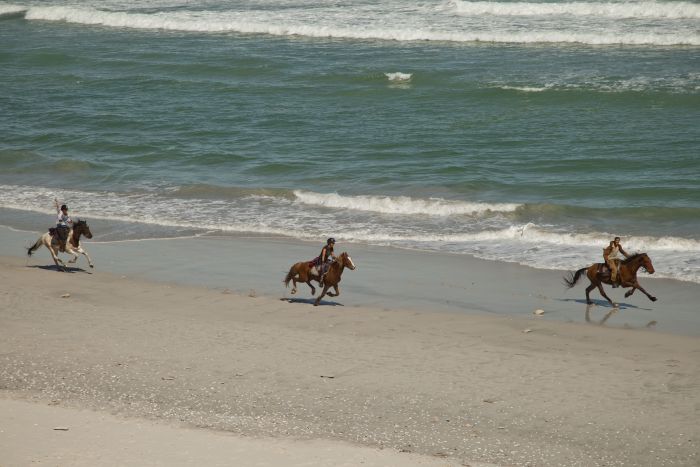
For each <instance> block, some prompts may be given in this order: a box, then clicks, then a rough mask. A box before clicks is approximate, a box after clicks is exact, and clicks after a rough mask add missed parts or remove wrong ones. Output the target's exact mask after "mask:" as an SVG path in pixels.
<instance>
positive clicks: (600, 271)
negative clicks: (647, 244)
mask: <svg viewBox="0 0 700 467" xmlns="http://www.w3.org/2000/svg"><path fill="white" fill-rule="evenodd" d="M639 268H642V269H644V270H646V271H647V272H648V273H649V274H654V265H653V264H651V259H649V256H648V255H647V254H646V253H636V254H634V255H632V256H630V257H629V258H627V259H625V260H623V261H622V262H621V263H620V267H619V268H618V271H617V274H618V276H619V279H620V285H621V286H622V287H624V288H629V287H632V290H630V291H628V292H626V293H625V298H626V297H629V296H630V295H632V294H633V293H634V291H635V290H637V289H639V290H641V291H642V292H643V293H644V295H646V296H647V297H649V300H651V301H652V302H655V301H656V297H654V296H652V295H649V293H648V292H647V291H646V290H644V288H643V287H642V286H641V285H639V281H637V271H638V270H639ZM584 272H585V273H586V276H587V277H588V280H590V281H591V285H589V286H588V287H587V288H586V302H587V303H588V304H591V303H593V301H592V300H591V297H590V295H589V294H590V293H591V290H593V289H594V288H596V287H598V290H599V291H600V294H601V295H602V296H603V297H605V298H606V299H607V300H608V301H609V302H610V304H611V305H612V306H617V305H616V304H615V303H613V301H612V300H610V297H608V296H607V295H606V294H605V291H604V290H603V284H608V285H612V282H611V281H610V270H609V269H607V266H606V265H604V264H603V263H595V264H592V265H591V266H588V267H587V268H582V269H579V270H578V271H576V272H575V273H574V272H570V273H569V275H568V276H566V277H564V284H566V286H567V287H568V288H572V287H573V286H575V285H576V283H577V282H578V280H579V279H580V278H581V276H582V275H583V273H584Z"/></svg>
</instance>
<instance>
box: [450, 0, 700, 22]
mask: <svg viewBox="0 0 700 467" xmlns="http://www.w3.org/2000/svg"><path fill="white" fill-rule="evenodd" d="M454 8H455V11H456V13H457V14H460V15H464V16H471V15H495V16H552V15H567V16H594V17H604V18H666V19H697V18H700V5H699V4H697V3H690V2H663V3H662V2H619V3H613V2H567V3H533V2H467V1H461V0H456V1H455V2H454Z"/></svg>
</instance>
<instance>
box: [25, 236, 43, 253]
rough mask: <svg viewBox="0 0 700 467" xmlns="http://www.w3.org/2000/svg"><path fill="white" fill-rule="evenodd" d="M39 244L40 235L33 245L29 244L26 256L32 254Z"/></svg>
mask: <svg viewBox="0 0 700 467" xmlns="http://www.w3.org/2000/svg"><path fill="white" fill-rule="evenodd" d="M40 246H41V237H39V240H37V241H36V243H34V245H32V246H30V247H29V248H27V256H32V253H34V252H35V251H36V250H37V249H39V247H40Z"/></svg>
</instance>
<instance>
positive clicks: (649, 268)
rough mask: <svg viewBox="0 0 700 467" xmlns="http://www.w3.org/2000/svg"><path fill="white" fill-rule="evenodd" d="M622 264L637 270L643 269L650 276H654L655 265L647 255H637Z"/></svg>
mask: <svg viewBox="0 0 700 467" xmlns="http://www.w3.org/2000/svg"><path fill="white" fill-rule="evenodd" d="M622 263H623V264H628V265H630V266H632V267H633V268H634V269H635V270H636V269H637V268H642V269H644V270H645V271H646V272H648V273H649V274H654V265H653V264H651V259H650V258H649V255H647V254H646V253H635V254H633V255H632V256H630V257H629V258H627V259H626V260H624V261H623V262H622Z"/></svg>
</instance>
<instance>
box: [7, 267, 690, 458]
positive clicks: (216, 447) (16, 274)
mask: <svg viewBox="0 0 700 467" xmlns="http://www.w3.org/2000/svg"><path fill="white" fill-rule="evenodd" d="M0 283H1V284H2V287H1V288H0V330H1V331H0V332H1V333H2V339H0V391H1V392H0V397H2V398H3V399H5V401H4V402H3V403H2V404H0V420H2V422H0V423H1V424H2V425H1V426H0V430H2V432H1V433H0V465H3V467H7V466H8V465H30V464H31V463H32V461H36V460H37V459H38V458H37V457H36V455H37V453H36V451H35V448H37V447H38V446H41V449H42V451H41V453H40V454H41V456H42V457H41V459H40V460H41V461H42V462H43V463H44V464H43V465H87V464H81V463H80V459H98V461H97V462H96V463H93V465H137V464H138V465H166V464H167V465H173V464H170V463H169V462H168V461H169V460H170V459H171V457H168V456H171V454H169V453H170V451H169V450H168V448H165V446H183V445H189V444H191V445H192V446H193V448H192V449H193V451H192V452H194V453H195V456H194V457H197V458H199V456H211V457H202V459H207V460H208V459H212V461H211V462H210V463H209V462H208V461H203V462H199V461H198V460H194V461H192V463H190V464H188V463H187V459H192V458H191V457H190V458H187V457H182V458H179V460H173V462H174V463H175V464H174V465H177V463H176V462H182V464H181V465H216V459H221V458H222V457H216V456H217V455H219V454H221V455H223V456H224V457H223V458H224V459H225V454H226V452H227V451H226V450H227V449H228V450H232V451H235V452H237V453H238V454H236V455H239V456H242V457H240V459H245V460H243V461H241V462H238V461H236V462H234V461H232V462H230V464H228V465H275V464H277V465H411V464H410V462H414V464H413V465H443V464H444V465H460V464H462V463H464V464H470V463H471V464H473V465H477V463H478V462H488V463H494V464H499V465H567V466H569V465H570V466H576V465H580V466H594V465H607V466H611V465H649V466H652V465H653V466H662V465H698V463H699V462H700V457H698V450H699V447H700V428H699V426H700V425H699V424H698V419H699V417H698V415H699V414H698V412H699V410H700V390H699V389H700V371H699V370H700V340H699V339H698V338H697V337H686V336H679V335H672V334H664V333H661V332H655V331H650V330H624V329H609V328H604V327H600V326H588V325H583V324H573V323H564V322H556V321H545V320H542V319H540V318H530V319H523V318H517V317H510V316H507V315H506V316H488V315H479V314H473V315H468V314H463V313H444V312H441V313H430V312H421V311H414V310H411V311H402V310H385V309H373V308H371V307H361V308H349V307H328V306H327V307H319V308H315V307H312V306H309V305H308V304H306V303H288V302H287V301H282V300H279V299H274V298H270V297H249V296H246V295H239V294H233V293H224V292H222V291H221V290H212V289H207V288H203V287H195V286H183V285H177V284H165V283H152V282H147V281H144V280H132V279H129V278H125V277H121V276H115V275H110V274H108V273H103V272H95V273H93V274H86V273H80V274H62V273H57V272H55V271H52V270H47V269H42V268H35V267H27V266H26V264H25V261H24V260H23V259H22V260H20V259H16V258H15V259H13V258H7V257H4V258H0ZM66 295H69V296H66ZM64 296H65V298H64ZM525 330H529V331H530V332H524V331H525ZM17 401H24V402H22V403H20V402H17ZM25 402H33V403H35V404H38V405H40V406H41V407H34V406H33V405H31V404H29V405H28V404H26V403H25ZM48 406H55V407H48ZM59 408H60V409H62V410H63V409H65V410H66V411H65V412H63V411H57V410H58V409H59ZM54 409H56V410H54ZM86 410H88V411H95V413H92V415H91V414H90V412H86ZM107 414H111V415H107ZM62 417H65V418H62ZM83 417H86V418H83ZM115 417H116V418H115ZM31 420H36V421H35V423H36V427H35V428H34V429H32V428H31V427H29V428H28V425H27V423H28V422H29V421H31ZM61 420H66V422H65V424H66V425H69V428H70V429H69V431H68V432H64V433H54V432H53V431H54V430H52V428H54V427H55V426H56V425H63V424H64V423H63V422H62V421H61ZM147 421H148V422H147ZM73 426H75V429H74V428H73ZM81 427H83V428H81ZM134 427H138V429H135V428H134ZM183 427H189V428H183ZM192 428H199V430H196V429H192ZM81 429H83V430H86V432H87V433H88V434H89V436H87V435H86V436H85V437H82V436H77V434H78V433H77V432H79V430H81ZM142 429H143V430H146V431H147V433H148V434H145V433H146V431H144V435H143V436H138V435H137V434H138V432H139V430H142ZM22 430H24V431H22ZM42 430H43V431H42ZM49 430H50V431H51V432H47V431H49ZM22 433H25V434H24V435H22ZM135 433H136V434H135ZM59 435H68V436H70V437H71V438H68V436H64V437H63V438H57V437H58V436H59ZM234 435H235V436H234ZM95 437H98V438H100V439H102V440H103V442H102V443H101V442H97V441H95V440H96V438H95ZM144 438H147V439H146V440H144ZM152 438H157V439H153V441H152V442H151V441H149V440H150V439H152ZM258 438H263V439H262V440H259V439H258ZM270 438H273V439H272V440H270ZM57 439H58V440H59V441H56V440H57ZM68 439H70V441H68ZM158 440H160V441H158ZM63 442H65V444H64V443H63ZM144 442H145V443H146V444H143V443H144ZM229 442H230V443H229ZM130 443H134V445H135V446H136V445H137V444H138V445H139V446H140V447H138V448H135V449H136V450H138V449H140V450H142V451H144V452H145V451H147V450H150V454H149V455H151V456H152V457H151V458H148V459H149V462H152V464H146V463H138V462H136V463H134V462H132V461H131V460H130V459H131V458H129V457H124V458H123V462H120V459H119V458H118V456H122V455H124V456H126V454H124V453H123V450H121V449H120V448H121V447H123V446H124V445H130ZM139 443H141V444H139ZM257 443H262V444H257ZM347 443H349V444H347ZM161 446H163V449H162V450H159V449H160V447H161ZM265 446H268V448H269V449H268V448H266V447H265ZM357 446H365V447H367V448H370V449H364V448H360V447H357ZM376 448H384V450H383V451H377V450H376ZM287 450H289V452H293V454H290V458H292V459H295V461H296V462H298V463H297V464H294V463H292V462H290V463H288V462H286V460H283V461H280V463H277V461H276V459H277V457H275V456H277V455H279V454H280V453H281V452H287ZM399 451H400V452H399ZM120 452H121V453H122V454H120ZM324 452H329V453H331V454H329V455H331V457H329V458H324V457H323V453H324ZM408 453H415V454H421V455H425V456H431V458H430V459H426V458H423V457H410V456H407V454H408ZM375 455H379V456H381V455H387V456H388V457H386V458H381V457H372V456H375ZM66 456H68V457H66ZM91 456H92V457H91ZM100 456H102V457H100ZM115 456H117V458H115ZM333 456H335V457H333ZM397 456H399V457H397ZM402 456H406V457H402ZM62 459H70V461H69V462H68V461H67V462H66V463H63V462H62ZM144 459H146V458H144ZM172 459H174V458H172ZM182 459H185V460H182ZM362 460H365V461H366V462H367V463H368V464H362ZM71 462H72V463H71ZM372 462H374V464H372ZM32 465H33V464H32ZM224 465H225V464H224Z"/></svg>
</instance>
